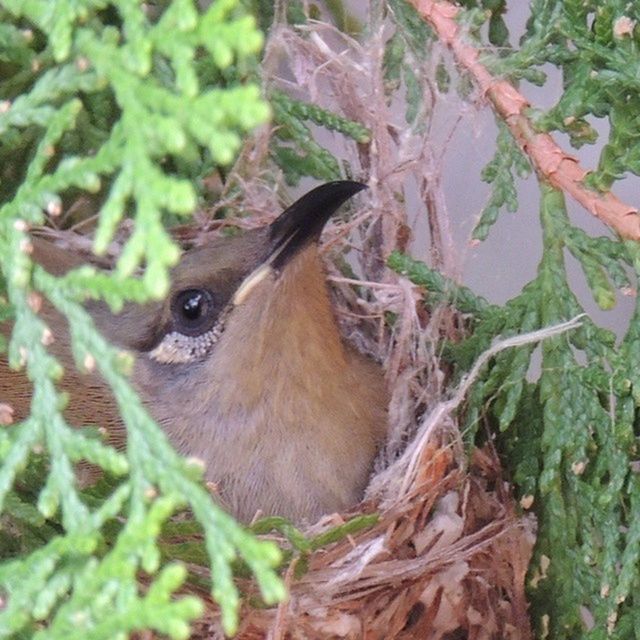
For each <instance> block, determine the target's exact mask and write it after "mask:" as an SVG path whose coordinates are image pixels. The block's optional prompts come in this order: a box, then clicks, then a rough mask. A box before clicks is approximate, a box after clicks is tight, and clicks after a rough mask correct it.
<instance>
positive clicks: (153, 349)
mask: <svg viewBox="0 0 640 640" xmlns="http://www.w3.org/2000/svg"><path fill="white" fill-rule="evenodd" d="M363 188H365V185H364V184H362V183H359V182H354V181H349V180H340V181H334V182H329V183H326V184H323V185H321V186H319V187H316V188H314V189H313V190H311V191H309V192H308V193H306V195H303V196H302V197H301V198H300V199H298V200H297V201H296V202H294V203H293V204H292V205H291V206H289V207H288V208H287V209H286V210H285V211H283V212H282V213H281V214H280V215H279V216H278V217H277V218H276V219H275V220H274V221H273V222H271V223H270V224H268V225H266V226H263V227H261V228H257V229H251V230H248V231H246V232H245V233H243V234H241V235H234V236H230V237H221V238H216V239H214V240H212V241H209V242H208V243H207V244H203V245H202V246H198V247H195V248H193V249H190V250H187V251H185V252H184V253H183V254H182V256H181V258H180V260H179V262H178V264H177V265H176V266H175V267H174V268H173V269H172V271H171V284H170V290H169V293H168V295H167V296H166V297H165V298H164V299H163V300H161V301H156V302H149V303H146V304H134V303H127V304H126V305H125V307H124V309H123V310H122V311H121V312H120V313H113V312H111V311H110V310H109V308H108V307H107V305H106V304H105V303H104V302H101V301H95V300H94V301H87V302H86V303H85V306H86V309H87V310H88V311H89V313H90V315H91V316H92V318H93V321H94V323H95V325H96V327H97V328H98V330H99V331H100V332H101V333H102V334H103V335H104V336H105V337H106V338H107V339H109V340H110V341H111V342H112V343H113V344H115V345H116V346H118V347H120V348H122V349H125V350H126V351H128V352H130V353H131V354H132V356H133V362H134V364H133V367H132V371H131V383H132V385H133V387H134V388H135V390H136V391H137V393H138V394H139V396H140V398H141V400H142V402H143V403H144V405H145V407H146V408H147V410H148V411H149V413H150V414H151V416H152V417H153V418H154V419H155V420H156V422H157V423H158V424H159V425H160V427H161V428H162V429H163V430H164V432H165V433H166V434H167V436H168V438H169V440H170V441H171V443H172V444H173V446H174V448H175V449H176V450H177V451H178V452H180V453H181V454H183V455H185V456H190V457H195V458H197V459H199V460H201V461H202V462H203V463H204V468H205V471H204V475H205V479H206V480H207V481H209V482H210V483H212V484H213V485H214V486H215V488H216V492H217V497H218V499H219V501H220V503H221V504H222V506H224V507H225V508H226V509H227V510H228V511H229V512H230V513H231V514H232V515H233V516H235V517H236V518H237V519H238V520H239V521H241V522H245V523H249V522H251V521H252V520H253V519H254V518H255V517H256V514H262V515H264V516H268V515H279V516H282V517H284V518H287V519H289V520H290V521H292V522H294V523H298V524H300V523H304V522H314V521H316V520H317V519H318V518H320V517H321V516H322V515H325V514H329V513H334V512H340V511H342V510H345V509H347V508H350V507H353V506H355V505H356V504H357V503H358V502H359V501H360V500H361V499H362V496H363V493H364V490H365V488H366V485H367V482H368V480H369V477H370V475H371V473H372V466H373V463H374V458H375V456H376V453H377V451H378V450H379V448H380V446H381V444H382V442H383V441H384V438H385V435H386V432H387V405H388V391H387V388H386V385H385V378H384V371H383V368H382V366H381V365H380V364H379V363H377V362H375V361H374V360H373V359H371V358H370V357H368V356H365V355H363V354H361V353H360V352H359V351H357V350H356V349H355V348H354V347H353V346H352V345H351V344H349V343H348V342H347V341H346V340H345V338H344V337H343V336H342V334H341V332H340V329H339V325H338V322H337V318H336V313H335V309H334V308H333V305H332V301H331V297H330V292H329V289H328V285H327V281H326V273H325V268H324V265H323V262H322V259H321V257H320V253H319V247H318V243H319V239H320V235H321V232H322V230H323V228H324V226H325V224H326V222H327V221H328V220H329V218H330V217H331V216H332V215H333V214H334V213H335V212H336V211H337V210H338V209H339V207H340V206H341V205H342V204H343V203H345V202H346V201H347V200H349V199H350V198H351V197H352V196H354V195H355V194H356V193H358V192H359V191H361V190H362V189H363ZM33 249H34V251H33V258H34V260H35V261H36V262H38V263H40V264H41V265H42V266H43V267H44V268H45V269H47V270H48V271H50V272H51V273H54V274H61V273H65V272H66V271H68V270H69V269H70V268H73V267H74V266H77V265H79V264H81V263H82V259H81V258H80V257H78V256H77V255H73V254H70V253H69V252H68V251H65V250H64V249H62V248H60V247H58V246H56V245H55V244H54V243H52V242H49V241H47V240H42V239H39V240H36V239H35V238H34V242H33ZM40 313H41V314H42V316H43V318H44V320H45V322H46V323H47V324H48V326H49V327H50V329H51V335H52V336H53V338H54V342H53V344H52V345H51V347H50V348H51V350H52V352H53V353H54V355H56V356H57V357H59V358H60V359H61V361H62V362H63V364H64V366H65V374H64V378H63V380H62V383H61V388H62V389H67V390H68V391H69V392H70V394H69V395H70V401H69V404H68V406H67V408H66V410H65V416H66V418H67V419H68V420H69V421H70V422H71V423H72V424H74V425H83V424H96V423H98V424H100V425H102V426H104V427H105V428H106V430H107V432H108V434H109V439H110V441H111V442H114V443H116V445H117V446H123V444H122V443H123V441H124V439H125V436H124V433H125V431H124V426H123V424H122V422H121V419H120V416H119V413H118V410H117V407H116V405H115V402H114V400H113V397H112V395H111V393H110V391H109V388H108V386H107V385H106V383H104V382H103V381H102V380H101V379H100V377H99V374H97V373H95V372H94V373H92V374H87V373H83V372H80V371H78V370H77V369H76V368H75V367H74V366H73V365H72V356H71V349H70V341H69V336H68V331H67V329H66V323H65V320H64V318H62V316H60V315H59V314H58V313H57V312H55V310H54V309H53V308H52V307H51V305H48V304H44V305H43V306H42V309H41V311H40ZM8 330H9V328H8V327H7V326H6V325H5V327H4V328H3V331H4V332H5V333H6V332H7V331H8ZM29 401H30V385H29V384H28V381H27V380H26V378H25V376H24V373H23V372H18V371H14V370H11V369H9V366H8V362H7V359H6V356H4V355H2V354H0V403H5V404H8V405H9V406H11V407H12V408H13V410H14V417H15V419H16V420H19V419H23V418H24V417H26V416H27V415H28V407H29Z"/></svg>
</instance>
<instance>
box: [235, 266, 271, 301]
mask: <svg viewBox="0 0 640 640" xmlns="http://www.w3.org/2000/svg"><path fill="white" fill-rule="evenodd" d="M271 273H273V269H272V268H271V265H270V264H269V263H266V264H262V265H260V266H259V267H258V268H257V269H255V270H254V271H252V272H251V273H250V274H249V275H248V276H247V277H246V278H245V279H244V280H243V281H242V284H241V285H240V286H239V287H238V288H237V289H236V292H235V293H234V294H233V298H232V300H231V302H232V304H233V306H234V307H237V306H238V305H239V304H242V303H243V302H244V301H245V300H246V299H247V296H248V295H249V294H250V293H251V291H252V290H253V288H254V287H256V286H257V285H259V284H260V283H261V282H262V281H263V280H264V279H265V278H267V277H268V276H269V275H270V274H271Z"/></svg>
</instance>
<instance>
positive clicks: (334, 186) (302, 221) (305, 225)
mask: <svg viewBox="0 0 640 640" xmlns="http://www.w3.org/2000/svg"><path fill="white" fill-rule="evenodd" d="M366 188H367V185H366V184H362V183H361V182H353V181H351V180H336V181H335V182H327V184H323V185H321V186H319V187H316V188H315V189H312V190H311V191H309V193H306V194H305V195H303V196H302V197H301V198H300V199H299V200H296V202H294V203H293V204H292V205H291V206H290V207H289V208H288V209H286V210H285V211H283V212H282V213H281V214H280V215H279V216H278V217H277V218H276V219H275V220H274V221H273V222H272V223H271V225H270V227H269V240H270V243H271V251H270V256H269V258H268V260H267V261H268V262H269V263H270V264H271V266H272V267H273V268H274V269H281V268H282V267H283V266H284V265H285V264H286V263H287V262H288V261H289V260H290V259H291V258H292V257H293V256H295V255H296V253H298V251H300V249H302V248H303V247H305V246H306V245H307V244H308V243H309V242H314V241H317V240H318V238H319V237H320V234H321V233H322V229H323V228H324V225H325V224H326V223H327V221H328V220H329V218H330V217H331V216H332V215H333V214H334V213H335V212H336V211H337V210H338V209H339V208H340V206H341V205H342V204H343V203H345V202H346V201H347V200H349V198H351V197H352V196H354V195H355V194H356V193H358V192H359V191H362V190H363V189H366Z"/></svg>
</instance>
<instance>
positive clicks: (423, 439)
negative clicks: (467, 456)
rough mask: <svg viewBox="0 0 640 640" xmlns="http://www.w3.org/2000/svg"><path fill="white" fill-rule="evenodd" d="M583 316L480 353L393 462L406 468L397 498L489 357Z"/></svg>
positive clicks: (559, 331) (575, 322)
mask: <svg viewBox="0 0 640 640" xmlns="http://www.w3.org/2000/svg"><path fill="white" fill-rule="evenodd" d="M584 315H585V314H581V315H579V316H576V317H575V318H573V319H572V320H568V321H567V322H562V323H560V324H556V325H552V326H550V327H544V328H543V329H538V330H537V331H531V332H529V333H523V334H520V335H517V336H512V337H510V338H505V339H504V340H500V341H498V342H496V343H495V344H494V345H492V346H491V347H490V348H489V349H487V350H486V351H485V352H483V353H482V354H481V355H480V357H479V358H478V359H477V360H476V362H475V363H474V365H473V367H471V370H470V371H469V373H468V374H467V375H466V376H465V377H464V378H463V380H462V382H461V383H460V385H459V386H458V388H457V389H456V391H455V393H454V394H453V396H452V397H451V398H450V399H449V400H446V401H445V402H440V403H438V404H437V405H436V406H435V407H434V408H433V410H432V411H431V412H429V414H428V415H427V417H426V418H425V420H424V422H423V424H422V426H421V428H420V431H419V433H418V436H417V438H416V440H415V444H413V445H412V446H411V447H410V448H409V449H407V451H406V452H405V454H404V455H403V457H402V458H401V459H400V460H399V461H398V463H396V464H398V465H400V468H402V467H405V465H406V468H405V471H404V474H403V480H402V485H401V486H400V492H399V495H400V496H403V495H405V494H407V493H408V492H409V491H410V490H411V487H412V485H413V480H414V478H415V476H416V473H417V469H418V465H419V461H420V459H421V458H422V454H423V450H424V448H425V447H426V446H427V444H428V443H429V441H430V440H431V438H432V436H433V434H434V431H435V430H436V429H437V427H438V426H439V425H441V424H442V423H443V421H444V420H445V419H446V418H448V417H449V416H451V415H452V414H453V412H454V411H455V410H456V409H457V408H458V407H459V406H460V405H461V404H462V402H463V401H464V399H465V398H466V397H467V394H468V393H469V389H470V388H471V385H472V384H473V383H474V382H475V381H476V379H477V378H478V376H479V375H480V372H481V371H482V369H483V367H484V366H485V365H486V364H487V362H488V361H489V360H490V359H491V358H493V357H494V356H495V355H497V354H498V353H500V352H501V351H504V350H505V349H511V348H513V347H520V346H522V345H525V344H532V343H535V342H540V341H541V340H546V339H548V338H551V337H554V336H557V335H560V334H562V333H565V332H566V331H570V330H572V329H577V328H578V327H579V326H580V325H581V324H582V323H581V322H580V320H581V319H582V318H583V317H584ZM403 458H404V460H403ZM407 458H408V460H407ZM394 466H395V465H394Z"/></svg>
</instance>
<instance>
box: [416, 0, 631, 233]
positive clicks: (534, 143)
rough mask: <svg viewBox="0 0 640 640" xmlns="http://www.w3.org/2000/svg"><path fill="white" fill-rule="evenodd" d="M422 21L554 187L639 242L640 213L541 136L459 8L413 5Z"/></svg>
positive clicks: (421, 0) (426, 2)
mask: <svg viewBox="0 0 640 640" xmlns="http://www.w3.org/2000/svg"><path fill="white" fill-rule="evenodd" d="M410 2H411V4H412V5H413V6H414V7H415V8H416V10H417V11H418V13H420V15H421V16H422V18H423V19H424V20H425V21H426V22H428V23H429V24H430V25H431V27H432V28H433V29H434V31H435V32H436V33H437V34H438V38H439V39H440V41H441V42H443V43H444V44H445V45H446V46H447V47H449V49H451V51H452V52H453V55H454V56H455V58H456V61H457V62H458V63H459V64H460V65H461V66H462V67H463V68H464V69H466V70H467V71H468V72H469V73H470V74H471V75H472V76H473V78H474V79H475V81H476V83H477V84H478V86H479V87H480V89H481V90H482V92H483V94H484V95H486V96H487V97H488V98H489V100H490V101H491V103H492V104H493V107H494V109H495V110H496V112H497V113H498V114H499V115H500V117H501V118H502V119H503V120H504V122H505V123H506V124H507V126H508V127H509V129H510V130H511V133H512V134H513V136H514V137H515V139H516V140H517V141H518V143H519V144H520V146H521V147H522V150H523V151H524V153H526V154H527V156H528V157H529V158H530V159H531V162H532V163H533V165H534V167H535V169H536V171H537V172H538V173H539V174H540V175H541V176H543V177H544V178H545V179H546V180H548V181H549V182H550V183H551V184H552V185H553V186H554V187H556V188H558V189H561V190H562V191H563V192H565V193H568V194H569V195H571V196H572V197H573V198H574V199H575V200H577V201H578V202H579V203H580V204H581V205H582V206H583V207H585V208H586V209H587V210H588V211H590V212H591V213H592V214H593V215H594V216H596V217H597V218H599V219H600V220H602V222H604V223H605V224H607V225H609V226H610V227H611V228H612V229H614V230H615V231H616V232H618V233H619V234H620V235H621V236H622V237H624V238H630V239H632V240H640V215H638V210H637V209H636V208H635V207H632V206H631V205H629V204H626V203H624V202H622V201H621V200H619V199H618V198H617V197H616V196H614V195H613V194H612V193H611V192H610V191H607V192H606V193H598V192H596V191H592V190H590V189H588V188H587V187H586V186H585V185H584V184H583V180H584V177H585V176H586V175H587V171H586V170H585V169H584V168H583V167H581V166H580V163H579V162H578V160H577V158H575V157H574V156H572V155H570V154H568V153H567V152H565V151H564V150H563V149H561V148H560V146H558V144H557V143H556V142H555V140H554V139H553V138H552V137H551V136H550V135H549V134H546V133H537V132H536V131H535V130H534V128H533V126H532V124H531V121H530V120H529V118H528V117H527V116H526V115H525V110H526V109H528V108H529V106H530V105H529V102H528V101H527V100H526V98H525V97H524V96H523V95H522V94H521V93H520V92H519V91H518V90H517V89H515V87H513V85H511V84H510V83H508V82H506V81H505V80H500V79H498V78H495V77H493V76H492V75H491V73H490V72H489V71H488V69H487V68H486V67H485V66H484V65H483V64H481V63H480V62H479V52H478V50H477V49H476V48H474V47H473V46H472V45H470V44H469V43H468V42H465V41H464V39H463V36H462V34H461V27H460V25H459V24H458V23H457V22H456V16H457V15H458V12H459V11H460V9H459V8H458V7H456V6H454V5H453V4H451V3H449V2H446V1H444V0H410Z"/></svg>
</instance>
